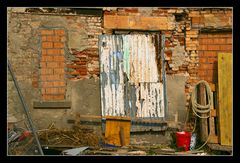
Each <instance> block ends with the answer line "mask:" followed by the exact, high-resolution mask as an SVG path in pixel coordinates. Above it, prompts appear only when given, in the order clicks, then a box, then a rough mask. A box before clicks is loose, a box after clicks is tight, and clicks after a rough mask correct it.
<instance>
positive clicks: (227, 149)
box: [207, 143, 232, 152]
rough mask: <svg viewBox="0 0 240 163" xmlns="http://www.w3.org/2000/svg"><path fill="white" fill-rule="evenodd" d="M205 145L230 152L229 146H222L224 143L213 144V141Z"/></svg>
mask: <svg viewBox="0 0 240 163" xmlns="http://www.w3.org/2000/svg"><path fill="white" fill-rule="evenodd" d="M207 145H208V147H209V148H211V149H212V150H218V151H228V152H232V147H231V146H224V145H219V144H214V143H208V144H207Z"/></svg>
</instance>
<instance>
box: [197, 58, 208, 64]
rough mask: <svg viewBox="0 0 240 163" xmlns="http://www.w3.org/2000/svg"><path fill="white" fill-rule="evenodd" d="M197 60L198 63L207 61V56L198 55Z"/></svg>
mask: <svg viewBox="0 0 240 163" xmlns="http://www.w3.org/2000/svg"><path fill="white" fill-rule="evenodd" d="M199 62H200V63H206V62H207V58H206V57H200V58H199Z"/></svg>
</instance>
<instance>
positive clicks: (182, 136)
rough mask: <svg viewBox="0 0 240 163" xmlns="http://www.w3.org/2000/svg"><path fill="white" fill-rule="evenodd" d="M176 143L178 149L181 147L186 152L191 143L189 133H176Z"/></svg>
mask: <svg viewBox="0 0 240 163" xmlns="http://www.w3.org/2000/svg"><path fill="white" fill-rule="evenodd" d="M176 142H177V147H178V148H180V147H183V148H184V149H185V150H186V151H188V150H189V147H190V142H191V133H189V132H186V131H182V132H176Z"/></svg>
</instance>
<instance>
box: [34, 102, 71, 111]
mask: <svg viewBox="0 0 240 163" xmlns="http://www.w3.org/2000/svg"><path fill="white" fill-rule="evenodd" d="M33 108H34V109H70V108H71V102H70V101H49V102H39V101H34V102H33Z"/></svg>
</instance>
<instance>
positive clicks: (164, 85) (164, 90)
mask: <svg viewBox="0 0 240 163" xmlns="http://www.w3.org/2000/svg"><path fill="white" fill-rule="evenodd" d="M161 41H162V45H161V49H162V50H161V54H162V79H163V96H164V97H163V98H164V114H165V115H166V114H167V110H168V103H167V90H166V87H167V86H166V72H165V57H164V49H165V35H164V34H162V37H161ZM164 117H166V116H164Z"/></svg>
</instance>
